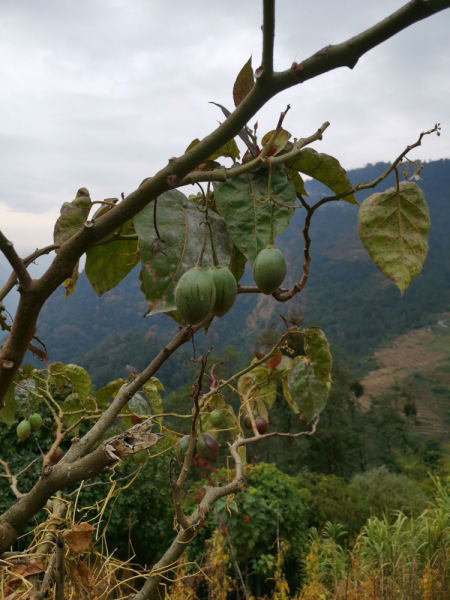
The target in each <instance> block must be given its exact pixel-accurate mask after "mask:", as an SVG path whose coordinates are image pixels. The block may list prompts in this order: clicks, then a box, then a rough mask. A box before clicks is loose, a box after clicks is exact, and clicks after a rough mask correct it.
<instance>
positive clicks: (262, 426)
mask: <svg viewBox="0 0 450 600" xmlns="http://www.w3.org/2000/svg"><path fill="white" fill-rule="evenodd" d="M255 425H256V429H257V430H258V433H260V434H261V435H264V434H265V433H266V431H267V421H266V420H265V419H263V418H262V417H258V418H257V419H256V420H255Z"/></svg>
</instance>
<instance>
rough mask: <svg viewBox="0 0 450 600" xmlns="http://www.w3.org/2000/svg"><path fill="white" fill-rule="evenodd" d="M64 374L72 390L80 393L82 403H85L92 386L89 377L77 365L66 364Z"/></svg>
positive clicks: (84, 370)
mask: <svg viewBox="0 0 450 600" xmlns="http://www.w3.org/2000/svg"><path fill="white" fill-rule="evenodd" d="M66 374H67V377H68V378H69V380H70V382H71V384H72V386H73V389H74V391H75V392H76V393H77V394H79V395H80V398H81V400H82V401H83V403H86V400H87V397H88V395H89V393H90V391H91V388H92V382H91V378H90V377H89V374H88V372H87V371H86V369H83V367H78V366H77V365H66Z"/></svg>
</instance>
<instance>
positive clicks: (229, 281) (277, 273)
mask: <svg viewBox="0 0 450 600" xmlns="http://www.w3.org/2000/svg"><path fill="white" fill-rule="evenodd" d="M285 277H286V261H285V260H284V256H283V254H282V253H281V252H280V250H278V248H276V247H275V246H274V245H273V244H269V245H268V246H267V247H266V248H264V250H261V252H260V253H259V254H258V256H257V257H256V260H255V263H254V265H253V278H254V280H255V283H256V285H257V286H258V287H259V289H260V290H261V292H263V294H273V293H274V292H275V291H276V290H277V289H278V288H279V287H280V285H281V284H282V283H283V281H284V278H285ZM236 296H237V283H236V279H235V278H234V276H233V274H232V273H231V272H230V271H229V270H228V269H227V268H226V267H222V266H220V265H216V266H214V267H211V268H210V269H208V271H205V269H203V267H198V266H197V267H194V268H193V269H189V271H186V273H185V274H184V275H183V276H182V277H181V279H180V281H179V282H178V285H177V287H176V289H175V304H176V306H177V310H178V312H179V313H180V315H181V316H182V318H183V319H184V320H185V321H186V322H187V323H189V325H197V324H198V323H201V322H202V321H203V319H206V317H208V316H209V315H214V316H215V317H223V316H224V315H225V314H226V313H227V312H228V311H229V310H230V308H231V307H232V306H233V304H234V301H235V300H236Z"/></svg>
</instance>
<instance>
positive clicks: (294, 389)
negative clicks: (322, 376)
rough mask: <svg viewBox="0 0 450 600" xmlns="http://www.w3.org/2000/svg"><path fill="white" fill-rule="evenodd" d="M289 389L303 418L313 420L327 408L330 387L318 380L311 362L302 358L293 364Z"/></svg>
mask: <svg viewBox="0 0 450 600" xmlns="http://www.w3.org/2000/svg"><path fill="white" fill-rule="evenodd" d="M288 388H289V394H290V399H291V401H292V403H293V404H294V405H295V407H296V408H297V410H298V412H299V413H300V414H301V415H302V416H303V417H306V418H308V419H313V418H314V417H316V416H317V415H318V414H319V413H320V412H321V411H322V410H323V409H324V408H325V404H326V403H327V398H328V391H329V388H328V385H327V384H326V383H324V382H323V381H320V380H319V379H317V377H316V376H315V375H314V372H313V369H312V366H311V365H310V363H309V361H308V360H306V359H304V358H303V357H301V356H298V357H296V358H294V360H293V361H292V363H291V368H290V371H289V375H288ZM288 402H289V401H288Z"/></svg>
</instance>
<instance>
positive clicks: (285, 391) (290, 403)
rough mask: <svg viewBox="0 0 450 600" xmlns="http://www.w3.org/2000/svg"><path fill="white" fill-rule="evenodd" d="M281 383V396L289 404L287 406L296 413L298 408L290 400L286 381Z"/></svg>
mask: <svg viewBox="0 0 450 600" xmlns="http://www.w3.org/2000/svg"><path fill="white" fill-rule="evenodd" d="M281 383H282V385H283V394H284V397H285V399H286V402H287V403H288V404H289V406H290V407H291V408H292V410H293V411H294V412H296V413H298V408H297V407H296V406H295V404H294V401H293V400H292V396H291V392H290V391H289V385H288V382H287V379H283V380H282V382H281Z"/></svg>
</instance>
